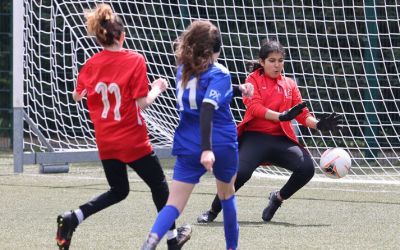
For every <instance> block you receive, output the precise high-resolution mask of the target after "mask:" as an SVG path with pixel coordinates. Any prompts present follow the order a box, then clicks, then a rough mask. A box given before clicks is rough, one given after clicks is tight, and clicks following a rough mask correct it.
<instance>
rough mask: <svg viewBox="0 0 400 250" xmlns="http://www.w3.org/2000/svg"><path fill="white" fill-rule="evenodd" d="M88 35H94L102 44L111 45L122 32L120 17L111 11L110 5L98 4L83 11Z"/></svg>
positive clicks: (122, 26)
mask: <svg viewBox="0 0 400 250" xmlns="http://www.w3.org/2000/svg"><path fill="white" fill-rule="evenodd" d="M85 17H86V25H87V30H88V33H89V35H93V36H96V38H97V41H98V42H99V43H100V44H101V45H102V46H110V45H113V44H114V43H115V42H116V40H118V39H119V38H120V37H121V34H122V32H124V25H123V23H122V20H121V18H119V17H118V16H117V15H116V14H114V13H113V11H112V9H111V6H110V5H108V4H100V5H98V6H97V8H96V9H95V10H92V11H88V12H86V13H85Z"/></svg>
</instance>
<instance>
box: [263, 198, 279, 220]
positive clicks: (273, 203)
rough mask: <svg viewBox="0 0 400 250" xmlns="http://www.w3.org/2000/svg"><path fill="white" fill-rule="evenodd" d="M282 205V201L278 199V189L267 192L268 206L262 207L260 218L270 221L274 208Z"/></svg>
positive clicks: (276, 208)
mask: <svg viewBox="0 0 400 250" xmlns="http://www.w3.org/2000/svg"><path fill="white" fill-rule="evenodd" d="M281 205H282V201H281V200H279V199H278V191H275V192H271V193H270V194H269V203H268V206H267V207H266V208H265V209H264V211H263V213H262V219H263V220H264V221H270V220H271V219H272V217H274V214H275V212H276V210H278V208H279V207H280V206H281Z"/></svg>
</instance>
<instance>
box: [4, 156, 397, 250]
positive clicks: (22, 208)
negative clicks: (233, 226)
mask: <svg viewBox="0 0 400 250" xmlns="http://www.w3.org/2000/svg"><path fill="white" fill-rule="evenodd" d="M169 164H171V161H169V162H168V163H165V162H164V165H169ZM12 171H13V169H12V166H11V165H0V204H1V205H0V207H1V209H0V220H1V223H0V232H1V237H0V249H13V250H14V249H38V250H39V249H40V250H43V249H56V243H55V232H56V217H57V215H58V214H59V213H61V212H63V211H66V210H69V209H75V208H77V207H78V206H79V205H80V204H82V203H84V202H86V201H88V200H89V199H91V198H92V197H94V196H96V195H98V194H100V193H102V192H104V191H106V190H107V189H108V185H107V182H106V180H105V178H104V175H103V172H102V169H101V168H100V167H99V166H86V165H72V166H71V169H70V173H68V174H46V175H41V174H38V166H28V167H25V171H24V173H23V174H16V175H15V174H13V172H12ZM166 172H167V175H168V179H169V180H170V179H171V169H170V168H168V169H166ZM283 183H284V180H275V179H268V178H254V177H253V179H252V180H251V181H250V182H248V184H247V185H246V186H245V187H244V188H242V189H241V190H240V191H239V192H238V218H239V224H240V240H239V244H240V249H243V250H245V249H246V250H247V249H249V250H253V249H398V247H399V246H400V237H399V232H400V223H399V219H400V215H399V212H400V185H378V184H347V183H335V182H330V183H323V182H310V183H309V184H307V186H306V187H304V188H303V189H301V190H300V191H299V192H298V193H296V194H295V195H294V196H293V197H292V198H291V199H290V200H288V201H286V202H284V204H283V205H282V207H281V208H280V209H279V210H278V212H277V214H276V215H275V217H274V218H273V220H272V222H270V223H263V222H262V221H261V211H262V210H263V208H264V207H265V205H266V203H267V199H266V197H267V195H268V193H269V192H270V191H272V190H275V189H277V188H279V187H280V186H281V185H283ZM130 185H131V193H130V195H129V196H128V198H127V199H126V200H124V201H122V202H121V203H119V204H117V205H114V206H112V207H110V208H108V209H106V210H104V211H102V212H100V213H98V214H95V215H93V216H92V217H90V218H89V219H88V220H86V221H84V223H83V224H81V225H80V226H79V227H78V229H77V231H76V232H75V234H74V237H73V240H72V246H71V249H85V250H86V249H139V248H140V246H141V244H142V242H143V240H144V239H145V237H146V235H147V233H148V231H149V230H150V227H151V225H152V223H153V221H154V219H155V216H156V210H155V208H154V205H153V204H152V200H151V195H150V192H149V189H148V188H147V187H146V186H145V185H144V183H143V182H141V181H140V179H139V178H138V177H137V175H136V174H135V173H133V172H130ZM214 192H215V185H214V179H213V178H212V176H210V175H208V174H207V175H206V176H204V177H203V178H202V182H201V183H200V185H198V186H197V187H196V188H195V190H194V193H193V195H192V196H191V199H190V200H189V203H188V205H187V207H186V210H185V211H184V212H183V214H182V215H181V217H180V218H179V219H178V224H181V223H191V224H192V226H193V236H192V239H191V240H190V241H189V242H188V243H187V245H186V247H185V249H224V247H225V241H224V234H223V223H222V217H221V215H220V216H218V218H217V220H216V222H215V223H212V224H209V225H202V224H198V223H196V218H197V216H198V215H199V214H200V213H201V212H203V211H204V210H206V209H207V208H208V207H209V205H210V203H211V200H212V199H213V196H214ZM158 249H166V244H165V241H163V242H162V243H161V244H160V246H159V248H158Z"/></svg>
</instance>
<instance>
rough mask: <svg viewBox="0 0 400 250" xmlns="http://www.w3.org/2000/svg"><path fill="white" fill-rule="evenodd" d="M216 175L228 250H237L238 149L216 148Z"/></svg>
mask: <svg viewBox="0 0 400 250" xmlns="http://www.w3.org/2000/svg"><path fill="white" fill-rule="evenodd" d="M214 154H215V159H216V160H215V163H214V167H213V169H214V171H213V172H214V175H215V177H216V179H217V180H216V183H217V193H218V197H219V199H220V201H221V206H222V212H223V217H224V231H225V240H226V249H232V250H234V249H237V247H238V240H239V224H238V221H237V204H236V196H235V188H234V183H235V179H236V172H237V169H238V152H237V149H232V148H230V147H228V148H221V149H220V148H218V147H214Z"/></svg>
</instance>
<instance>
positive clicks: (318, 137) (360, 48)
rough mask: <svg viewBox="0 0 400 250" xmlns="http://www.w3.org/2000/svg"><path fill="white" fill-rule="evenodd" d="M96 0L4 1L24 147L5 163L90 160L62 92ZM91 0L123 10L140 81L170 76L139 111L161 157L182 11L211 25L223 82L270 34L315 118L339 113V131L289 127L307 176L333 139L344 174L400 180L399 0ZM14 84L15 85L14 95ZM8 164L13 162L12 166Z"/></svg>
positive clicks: (86, 138)
mask: <svg viewBox="0 0 400 250" xmlns="http://www.w3.org/2000/svg"><path fill="white" fill-rule="evenodd" d="M96 2H97V3H99V2H100V1H93V0H78V1H75V0H42V1H35V0H18V1H14V6H17V7H18V6H20V7H21V6H23V7H22V9H21V10H22V12H21V11H17V10H15V8H14V22H16V21H17V22H19V23H18V25H17V26H14V32H17V33H18V32H19V33H21V30H23V36H22V37H21V35H19V36H15V37H14V52H15V51H16V50H18V51H17V54H14V60H17V61H14V66H15V65H18V66H19V68H18V67H17V68H16V67H14V84H15V86H14V97H16V96H18V95H21V93H22V95H21V96H20V97H19V101H20V102H21V101H22V100H23V103H19V105H20V106H18V104H16V103H15V102H14V104H15V105H16V106H14V111H15V110H16V109H18V107H19V108H20V109H19V111H20V113H21V114H20V115H19V116H20V118H19V119H20V121H23V124H22V125H21V124H20V125H19V124H18V123H17V122H15V123H14V126H19V127H15V130H14V131H16V133H15V134H14V138H15V140H16V139H17V138H16V136H17V134H18V133H20V138H19V139H18V140H21V139H23V142H16V141H14V143H15V144H14V145H15V146H16V145H18V143H19V145H22V146H20V148H22V151H23V152H24V153H23V155H24V156H23V157H21V158H19V160H17V161H16V165H17V164H18V162H21V163H22V164H27V163H39V162H38V161H39V160H41V161H45V164H47V163H48V164H51V161H62V162H65V163H68V162H74V161H82V160H98V158H97V152H96V143H95V139H94V134H93V133H94V132H93V127H92V124H91V122H90V119H89V117H88V113H87V110H86V105H85V104H84V103H75V102H73V101H72V98H71V93H72V91H73V89H74V86H75V82H76V78H77V75H78V72H79V69H80V68H81V67H82V65H83V64H84V63H85V61H86V60H87V59H88V58H89V57H90V56H91V55H93V54H94V53H96V52H98V51H99V50H100V49H101V48H100V46H99V45H98V44H97V43H96V41H95V39H94V38H93V37H90V36H88V35H87V31H86V27H85V20H84V15H83V13H84V10H85V9H91V8H94V6H95V4H96ZM101 2H102V3H108V4H110V5H111V6H112V8H113V9H114V11H115V12H116V13H118V14H119V16H120V17H121V18H122V20H123V22H124V24H125V26H126V30H125V31H126V43H125V47H127V48H130V49H133V50H136V51H138V52H139V53H141V54H143V55H144V56H145V58H146V62H147V66H148V73H149V74H148V78H149V82H150V81H152V80H154V79H155V78H157V77H160V76H162V77H166V78H167V79H168V81H169V82H170V83H171V86H172V87H171V88H170V89H169V90H168V91H167V92H166V93H163V95H162V96H161V97H160V98H158V99H157V101H156V102H155V103H154V104H153V105H152V106H151V107H150V108H149V109H146V110H145V111H144V112H143V114H144V117H145V120H146V122H147V125H148V130H149V133H150V137H151V142H152V144H153V146H154V147H155V148H156V149H157V150H159V152H162V153H160V154H162V155H166V156H167V155H168V153H169V150H170V148H171V145H172V139H173V134H174V129H175V127H176V125H177V124H178V113H177V111H176V109H175V99H176V98H175V91H174V87H175V83H174V74H175V59H174V54H173V41H174V40H175V39H176V38H177V37H178V35H179V34H180V33H181V32H182V31H183V30H184V29H185V26H186V25H187V24H188V23H190V21H192V20H195V19H208V20H210V21H211V22H213V23H214V24H216V25H217V26H218V27H219V29H220V30H221V35H222V40H223V45H222V53H221V56H220V59H219V62H220V63H222V64H223V65H225V66H226V67H227V68H228V69H229V70H230V71H231V73H232V80H233V84H234V85H237V84H239V83H243V81H244V79H245V78H246V76H247V74H248V72H246V62H247V61H249V60H254V59H257V55H258V50H259V47H260V44H261V41H262V40H263V39H264V38H270V39H277V40H279V41H280V42H281V43H282V44H283V45H284V47H285V48H286V52H287V55H286V60H285V68H284V74H285V75H286V76H288V77H291V78H293V79H295V81H296V83H297V84H298V86H299V89H300V91H301V93H302V96H303V99H304V100H305V101H306V102H307V104H308V107H309V109H310V110H311V111H312V112H313V113H314V114H315V115H316V116H317V118H318V117H319V116H320V115H322V114H323V113H330V112H333V111H334V112H336V113H339V114H342V115H343V117H344V129H343V130H341V131H336V132H327V133H320V132H319V131H313V130H310V129H307V128H304V127H302V126H298V135H299V138H300V141H301V142H302V143H303V144H304V145H305V146H306V148H307V149H308V150H309V151H310V152H311V154H312V155H313V159H314V161H315V166H316V170H317V173H318V174H321V172H320V171H319V169H318V167H317V165H318V164H317V163H318V162H319V159H320V155H321V154H322V152H323V151H325V150H326V149H327V148H330V147H343V148H345V149H346V150H347V151H348V152H349V153H350V155H351V157H352V160H353V166H352V169H351V171H350V173H349V175H348V176H346V177H345V178H346V180H350V181H383V182H386V183H389V182H395V183H399V182H400V139H399V138H400V105H399V103H400V84H399V82H400V78H399V74H400V72H399V69H400V31H399V26H400V21H399V20H400V13H399V9H400V4H399V3H398V2H396V1H372V0H367V1H361V0H360V1H358V0H357V1H351V3H350V2H349V3H347V2H346V1H301V0H279V1H278V0H272V1H262V0H254V1H234V0H228V1H227V0H224V1H223V0H213V1H208V0H199V1H190V0H174V1H168V3H166V2H165V1H162V0H151V1H150V0H149V1H133V0H104V1H101ZM15 15H18V16H15ZM16 46H19V49H17V48H16ZM21 53H22V54H21ZM21 67H22V68H21ZM15 76H17V77H15ZM19 77H21V79H18V78H19ZM18 84H22V86H20V85H18ZM18 88H23V91H21V92H18V93H17V90H16V89H18ZM14 101H16V100H14ZM231 108H232V113H233V115H234V118H235V121H236V122H240V121H241V120H242V118H243V114H244V106H243V103H242V100H241V98H235V99H234V100H233V102H232V103H231ZM17 113H18V110H17ZM296 126H297V125H296ZM21 130H23V133H22V132H21ZM21 133H22V134H21ZM15 152H16V151H15ZM61 159H62V160H61ZM18 165H21V164H18ZM15 171H16V172H19V171H22V168H21V167H17V166H16V167H15ZM258 172H259V173H264V174H267V175H270V176H284V177H287V176H288V175H289V174H290V172H288V171H286V170H284V169H281V168H278V167H274V166H271V167H260V168H259V169H258ZM319 176H320V175H319ZM321 178H324V177H323V176H322V175H321Z"/></svg>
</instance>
